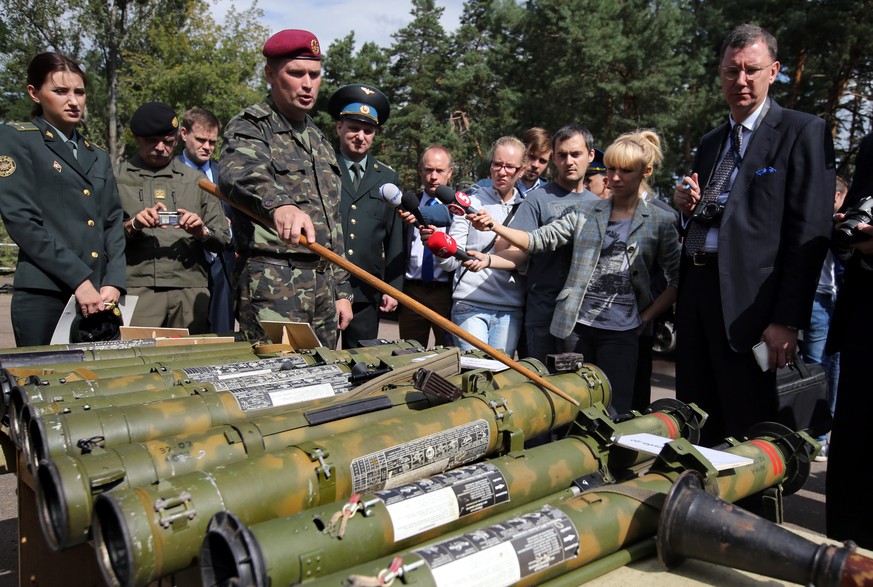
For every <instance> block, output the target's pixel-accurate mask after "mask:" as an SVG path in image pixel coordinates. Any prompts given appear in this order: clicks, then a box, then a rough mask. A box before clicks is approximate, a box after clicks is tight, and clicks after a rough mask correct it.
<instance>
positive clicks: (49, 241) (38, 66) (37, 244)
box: [0, 53, 125, 346]
mask: <svg viewBox="0 0 873 587" xmlns="http://www.w3.org/2000/svg"><path fill="white" fill-rule="evenodd" d="M86 85H87V84H86V80H85V74H84V72H83V71H82V69H81V67H80V66H79V64H78V63H76V62H75V61H73V60H72V59H70V58H68V57H65V56H64V55H60V54H58V53H41V54H39V55H37V56H36V57H34V58H33V60H32V61H31V62H30V65H29V66H28V68H27V93H28V95H29V96H30V99H31V100H33V102H34V105H35V106H34V110H33V115H34V118H33V120H32V121H31V122H25V123H12V124H8V125H0V213H2V216H3V222H4V223H5V225H6V230H7V231H8V232H9V235H10V236H11V237H12V239H13V240H14V241H15V242H16V243H17V244H18V247H19V249H18V251H19V252H18V264H17V266H16V270H15V279H14V282H13V285H14V288H15V291H14V293H13V295H12V328H13V330H14V333H15V342H16V344H17V345H18V346H30V345H40V344H48V343H49V341H50V340H51V337H52V333H53V332H54V329H55V326H56V325H57V322H58V319H59V318H60V316H61V313H62V312H63V309H64V306H65V305H66V304H67V301H68V300H69V299H70V296H71V295H75V297H76V305H77V306H78V309H79V312H81V314H82V316H84V317H88V316H92V315H94V314H96V313H98V312H104V311H106V310H107V304H110V303H115V302H117V301H118V298H119V296H120V295H121V293H122V292H123V291H124V272H125V261H124V230H123V228H122V210H121V205H120V204H119V200H118V191H117V189H116V187H115V179H114V177H113V175H112V167H111V165H110V163H109V156H108V155H107V154H106V152H105V151H103V150H101V149H98V148H96V147H95V146H94V145H93V143H91V142H90V141H88V140H87V139H85V138H84V137H82V135H80V134H79V132H78V131H77V130H76V124H77V123H78V122H79V121H80V120H81V119H82V116H83V115H84V113H85V100H86V92H85V88H86Z"/></svg>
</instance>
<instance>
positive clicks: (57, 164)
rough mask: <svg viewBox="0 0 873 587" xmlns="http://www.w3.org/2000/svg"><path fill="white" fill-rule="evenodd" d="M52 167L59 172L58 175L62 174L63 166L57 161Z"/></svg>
mask: <svg viewBox="0 0 873 587" xmlns="http://www.w3.org/2000/svg"><path fill="white" fill-rule="evenodd" d="M52 167H54V168H55V171H57V172H58V173H60V172H61V164H60V163H58V162H57V161H55V162H54V163H52Z"/></svg>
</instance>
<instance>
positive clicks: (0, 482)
mask: <svg viewBox="0 0 873 587" xmlns="http://www.w3.org/2000/svg"><path fill="white" fill-rule="evenodd" d="M9 282H10V280H9V279H8V278H6V277H2V276H0V286H2V285H3V284H4V283H9ZM10 298H11V296H10V295H8V294H0V348H7V347H12V346H14V345H15V342H14V340H13V337H12V327H11V322H10V314H9V302H10ZM380 336H381V337H383V338H387V339H396V338H398V336H397V325H396V324H395V323H391V322H383V324H382V329H381V330H380ZM674 373H675V369H674V364H673V362H672V361H671V360H670V359H669V358H664V357H661V358H657V359H656V360H655V363H654V373H653V375H652V384H653V394H652V395H653V398H652V399H659V398H663V397H673V395H674V389H675V377H674ZM4 465H5V462H4V461H3V460H2V458H0V587H14V586H16V585H18V524H17V518H18V504H17V496H16V479H15V475H13V474H12V473H9V472H8V471H7V470H6V469H5V466H4ZM826 474H827V468H826V464H825V463H813V465H812V475H811V476H810V479H809V481H808V482H807V484H806V486H805V487H804V488H803V489H802V490H801V491H800V492H798V493H797V494H795V495H792V496H788V497H786V498H785V521H786V523H788V524H789V525H794V526H797V527H801V528H805V529H807V530H808V531H811V532H814V533H817V534H824V529H825V521H824V488H825V477H826Z"/></svg>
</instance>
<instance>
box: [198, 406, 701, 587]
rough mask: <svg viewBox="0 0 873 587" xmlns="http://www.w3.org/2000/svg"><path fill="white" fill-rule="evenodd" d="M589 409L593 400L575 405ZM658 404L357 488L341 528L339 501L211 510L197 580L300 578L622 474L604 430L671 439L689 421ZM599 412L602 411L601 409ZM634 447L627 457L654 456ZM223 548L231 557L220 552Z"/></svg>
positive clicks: (289, 581) (287, 581)
mask: <svg viewBox="0 0 873 587" xmlns="http://www.w3.org/2000/svg"><path fill="white" fill-rule="evenodd" d="M596 410H597V407H596V406H594V407H592V408H588V409H587V410H585V411H586V412H594V411H596ZM667 410H668V411H664V412H659V413H658V414H657V415H652V414H650V415H645V416H642V415H640V416H637V417H635V418H633V419H630V420H626V421H624V422H621V423H619V424H615V425H614V426H613V427H612V432H611V434H608V435H606V437H605V438H601V439H600V440H599V441H597V440H595V438H594V437H593V436H588V437H586V438H584V439H583V438H579V437H574V436H571V437H569V438H565V439H562V440H558V441H556V442H552V443H550V444H547V445H542V446H538V447H535V448H530V449H527V450H525V452H524V456H523V457H521V458H519V457H518V456H517V455H512V456H503V457H498V458H494V459H490V460H488V461H485V462H484V463H479V464H474V465H468V466H465V467H461V468H459V469H454V470H452V471H449V472H448V473H445V474H441V475H436V476H435V477H430V478H428V479H427V480H424V481H422V482H416V483H412V484H410V485H406V486H402V487H398V488H396V489H392V490H387V491H381V492H376V493H374V494H364V495H362V496H361V497H360V500H358V504H359V505H358V507H357V515H354V516H353V517H352V518H351V519H349V520H348V523H347V525H346V527H345V530H344V532H343V533H342V535H338V534H337V532H336V528H335V527H334V529H333V530H334V531H333V532H330V531H327V530H329V521H331V520H333V518H334V516H335V515H337V513H338V512H340V511H342V509H343V507H344V506H343V504H342V503H341V502H337V503H333V504H330V505H328V506H325V507H320V508H315V509H310V510H307V511H305V512H302V513H299V514H294V515H292V516H286V517H283V518H276V519H273V520H269V521H266V522H262V523H259V524H255V525H253V526H251V527H246V526H245V525H244V524H242V523H240V522H239V521H238V520H237V521H236V522H235V523H229V524H228V523H225V521H224V520H223V518H225V517H226V516H228V515H230V514H228V513H227V512H220V513H219V514H216V517H215V519H214V520H213V522H212V523H211V524H210V530H209V531H208V532H207V534H206V537H205V538H204V540H203V547H202V549H201V560H200V566H201V569H202V571H203V583H204V585H230V584H234V583H233V582H234V581H235V580H240V579H241V578H242V577H253V578H254V579H256V581H257V582H256V583H255V584H256V585H259V586H263V587H267V586H268V585H293V584H297V583H302V582H303V581H308V580H310V579H313V578H314V577H316V576H323V575H328V574H330V573H333V572H336V571H340V570H342V569H343V568H346V567H348V566H350V565H352V564H358V563H363V562H365V561H367V560H372V559H375V558H378V557H380V556H386V555H388V554H390V553H392V552H395V551H397V550H401V549H404V548H409V547H411V546H413V545H415V544H419V543H421V542H424V541H425V540H430V539H432V538H435V537H437V536H441V535H443V534H445V533H446V532H448V531H451V530H455V529H457V528H461V527H463V526H466V525H469V524H472V523H473V522H476V521H478V520H481V519H484V518H486V517H490V516H494V515H497V514H499V513H503V512H506V511H508V510H510V509H515V508H518V507H519V506H522V505H525V504H528V503H531V502H533V501H535V500H539V499H542V498H545V497H546V496H548V495H549V494H553V493H555V492H556V491H560V490H563V489H567V488H569V487H570V486H571V484H572V483H573V481H574V480H575V479H577V478H579V477H583V476H585V475H589V474H591V473H597V472H598V471H602V472H604V473H606V474H607V475H610V474H611V475H613V476H614V477H616V478H628V477H629V476H633V475H634V473H632V472H630V471H628V470H627V469H625V468H624V466H625V464H626V459H625V457H624V455H621V457H620V459H619V461H620V465H619V469H618V470H615V469H612V468H611V467H610V456H611V453H612V451H614V450H618V451H623V450H624V449H621V448H620V447H617V446H615V445H613V444H612V442H611V441H610V440H609V439H610V438H611V437H613V436H616V435H621V434H634V433H639V432H648V433H651V434H657V435H659V436H665V437H668V438H673V439H675V438H678V435H679V433H680V431H681V432H683V433H685V434H689V433H691V432H692V431H693V430H694V429H693V428H692V427H690V426H688V425H687V424H688V423H687V422H684V421H682V420H681V419H680V415H681V414H683V412H682V411H679V410H675V411H674V410H672V409H671V408H667ZM684 413H687V412H684ZM601 414H602V411H601ZM602 417H603V419H604V420H608V418H607V417H606V416H605V414H602ZM636 455H637V457H638V460H637V461H636V462H634V463H633V464H635V465H636V464H640V463H641V462H643V461H651V460H652V459H653V458H654V457H652V456H651V455H645V454H642V453H636ZM216 519H217V520H219V521H218V522H216ZM229 529H230V531H228V530H229ZM229 552H233V553H236V556H234V557H233V558H227V557H226V554H227V553H229ZM310 552H318V553H319V555H320V563H319V565H318V566H317V567H316V566H312V565H306V564H305V563H304V560H305V557H301V556H297V555H298V554H299V553H310ZM213 556H214V557H216V558H212V557H213ZM219 557H220V558H219ZM243 567H245V568H243ZM240 584H242V583H240Z"/></svg>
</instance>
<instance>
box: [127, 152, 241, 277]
mask: <svg viewBox="0 0 873 587" xmlns="http://www.w3.org/2000/svg"><path fill="white" fill-rule="evenodd" d="M115 176H116V180H117V181H118V193H119V195H120V197H121V205H122V207H123V208H124V218H125V220H126V219H128V218H132V217H133V216H135V215H136V214H137V213H138V212H139V211H140V210H142V209H144V208H151V207H152V206H154V205H156V204H157V203H158V202H163V203H164V205H165V206H166V207H167V210H176V209H178V208H182V209H184V210H188V211H190V212H196V213H197V214H198V215H200V218H201V219H202V220H203V223H204V224H206V227H207V228H208V229H209V232H210V233H211V234H210V235H209V236H208V237H207V238H206V240H204V241H202V242H201V241H199V240H197V239H196V238H194V237H193V236H192V235H190V234H188V233H187V232H185V231H184V230H182V229H181V228H152V229H145V230H142V231H134V232H133V233H132V234H130V235H128V237H127V285H128V287H151V288H155V287H171V288H180V287H207V285H208V278H207V275H208V271H209V269H208V266H207V261H206V258H205V256H204V255H203V250H204V249H206V250H209V251H212V252H221V251H223V250H224V246H225V245H226V244H227V243H228V242H229V241H230V234H229V231H228V229H227V219H226V217H225V215H224V211H223V210H222V209H221V202H220V201H219V200H218V199H217V198H214V197H213V196H210V195H209V194H208V193H206V192H204V191H203V190H201V189H200V188H199V187H198V186H197V181H198V180H199V179H200V178H201V177H203V175H202V174H201V173H200V172H199V171H197V170H196V169H192V168H190V167H188V166H186V165H185V164H184V163H182V162H181V161H178V160H177V159H175V158H174V159H173V160H172V162H171V163H170V164H169V165H167V166H166V167H164V168H163V169H159V170H157V171H155V170H152V169H150V168H148V167H147V166H146V165H145V164H144V163H143V161H142V159H141V158H140V156H139V155H135V156H134V157H132V158H131V159H130V160H129V161H126V162H124V163H122V164H121V165H120V166H119V167H118V168H117V169H116V170H115Z"/></svg>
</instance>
